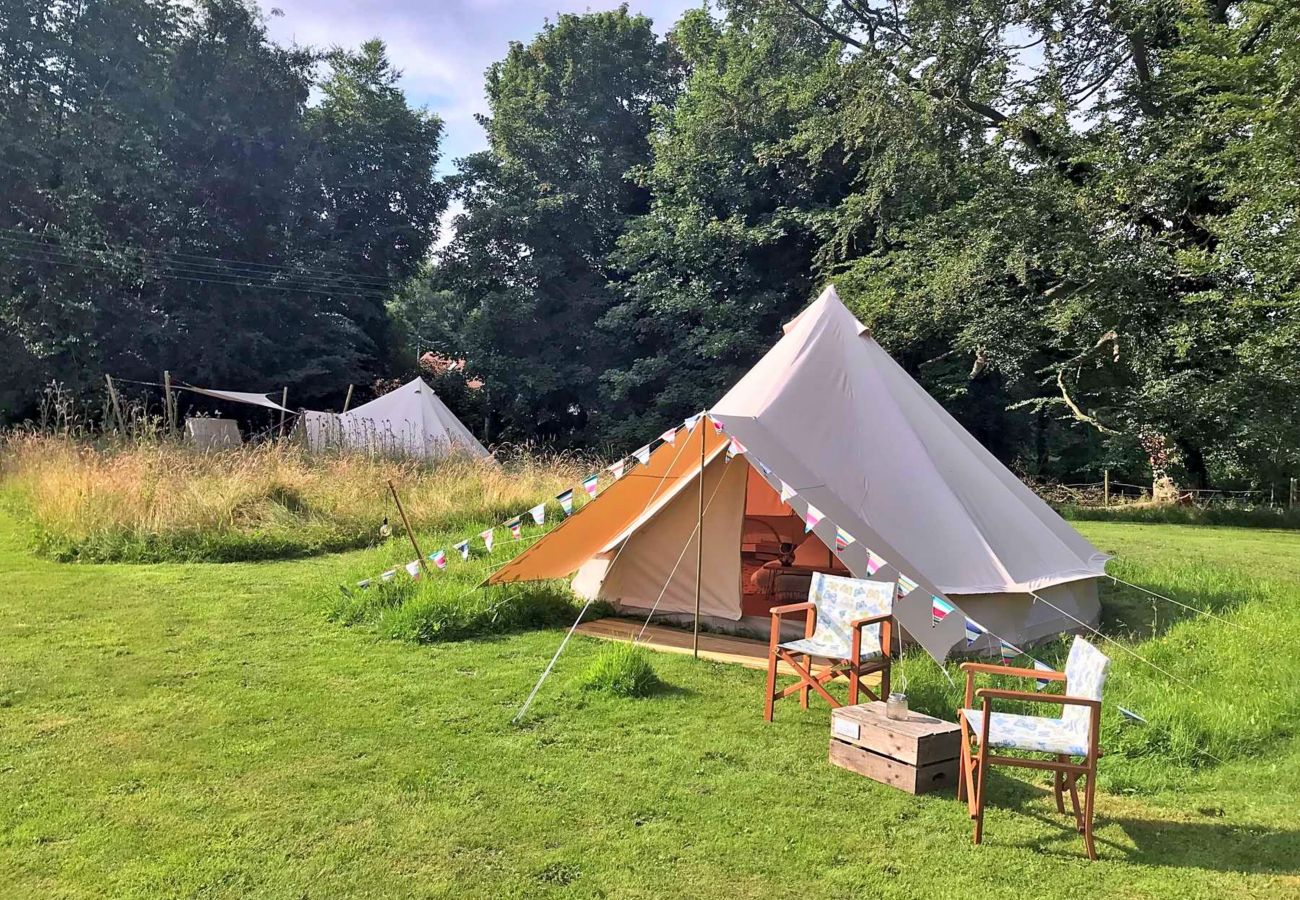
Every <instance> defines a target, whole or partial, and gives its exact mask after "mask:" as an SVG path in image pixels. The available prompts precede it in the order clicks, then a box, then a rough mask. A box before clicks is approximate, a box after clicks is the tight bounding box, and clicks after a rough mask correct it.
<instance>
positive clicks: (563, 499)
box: [555, 488, 573, 516]
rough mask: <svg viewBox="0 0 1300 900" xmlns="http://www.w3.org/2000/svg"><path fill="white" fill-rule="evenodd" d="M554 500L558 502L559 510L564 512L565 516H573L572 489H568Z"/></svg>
mask: <svg viewBox="0 0 1300 900" xmlns="http://www.w3.org/2000/svg"><path fill="white" fill-rule="evenodd" d="M555 499H556V500H558V501H560V509H562V510H564V514H565V515H566V516H570V515H573V488H569V489H568V490H567V491H565V492H564V493H563V494H560V495H559V496H558V497H556V498H555Z"/></svg>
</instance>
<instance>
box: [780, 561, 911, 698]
mask: <svg viewBox="0 0 1300 900" xmlns="http://www.w3.org/2000/svg"><path fill="white" fill-rule="evenodd" d="M894 590H895V586H894V582H892V581H891V582H882V581H863V580H861V579H857V578H842V577H840V576H837V575H827V574H826V573H824V572H818V573H816V574H814V575H813V579H812V584H811V585H809V588H808V600H807V601H806V602H804V603H790V604H787V605H785V606H775V607H773V608H772V634H771V637H770V639H769V641H768V660H767V702H766V706H765V708H764V711H763V718H764V719H766V720H767V721H769V722H770V721H772V710H773V706H774V705H775V703H776V701H777V700H778V699H779V698H781V697H789V696H790V695H791V694H795V693H797V694H799V705H800V706H802V707H803V708H804V709H807V708H808V696H809V692H810V691H816V692H817V693H818V694H820V695H821V696H822V697H823V698H824V699H825V700H826V702H827V703H829V704H830V705H831V708H832V709H834V708H837V707H839V706H840V702H839V701H838V700H836V699H835V698H834V697H833V696H831V693H830V691H828V690H826V685H827V684H829V683H830V682H831V681H832V680H834V679H836V678H840V677H845V678H848V680H849V705H850V706H852V705H854V704H856V703H857V702H858V691H859V689H861V690H863V691H866V693H867V696H869V697H870V698H871V699H872V700H879V699H881V698H882V697H887V696H889V665H890V657H889V648H890V635H891V631H892V629H891V618H892V615H893V613H892V610H893V604H894ZM795 613H803V614H804V636H803V637H802V638H800V639H799V640H795V641H784V642H782V641H781V619H782V618H783V617H784V616H788V615H794V614H795ZM814 657H822V658H824V659H828V660H829V661H830V662H829V664H828V665H827V666H826V667H825V668H824V669H822V671H821V672H817V673H814V671H813V658H814ZM778 662H785V663H786V664H787V665H789V666H790V668H792V669H794V671H795V675H796V676H797V677H798V679H799V681H798V683H796V684H793V685H791V686H789V687H787V688H785V689H784V690H781V691H778V690H777V687H776V667H777V663H778ZM875 672H879V673H880V695H879V696H877V695H876V694H874V693H872V691H871V690H870V689H868V688H867V687H865V686H864V685H862V676H863V675H870V674H872V673H875Z"/></svg>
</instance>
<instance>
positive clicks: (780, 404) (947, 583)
mask: <svg viewBox="0 0 1300 900" xmlns="http://www.w3.org/2000/svg"><path fill="white" fill-rule="evenodd" d="M709 415H710V417H712V418H713V419H714V420H715V421H717V422H719V423H721V424H722V425H723V426H724V428H725V430H726V432H727V434H729V435H733V436H735V437H736V438H737V439H738V440H739V441H740V442H741V443H742V444H743V445H744V447H745V449H746V453H744V454H742V455H739V456H736V457H735V458H734V459H732V460H728V459H727V458H726V455H725V452H724V451H725V449H726V444H727V438H726V437H724V436H720V435H717V434H714V432H713V429H712V428H711V427H708V426H707V425H698V426H696V427H695V429H694V430H693V431H692V432H691V434H690V436H689V437H685V438H679V439H678V440H677V441H676V442H674V443H673V444H667V443H665V444H663V445H662V446H660V447H659V448H658V449H657V450H656V451H655V453H654V454H652V456H651V459H650V462H649V464H647V465H644V466H637V467H635V468H633V469H632V470H631V472H630V473H629V474H628V475H626V476H624V477H623V479H622V480H620V481H617V482H615V483H614V484H612V485H610V486H609V487H608V488H607V489H606V491H605V492H604V493H602V494H601V495H600V496H599V497H598V498H597V499H596V501H595V502H593V503H591V504H589V505H587V506H586V507H584V508H583V509H582V510H580V511H579V512H578V513H576V514H575V515H574V516H572V517H571V518H570V519H568V520H566V521H565V522H564V523H562V524H561V525H560V526H559V527H557V528H556V529H555V531H553V532H552V533H551V534H550V535H548V536H547V537H545V538H543V539H542V540H541V541H538V542H537V543H536V544H534V545H533V546H532V547H530V548H529V549H528V550H526V551H524V553H522V554H520V555H519V556H518V557H516V558H515V559H514V560H513V561H511V562H510V563H508V564H507V565H506V566H504V567H503V568H502V569H500V570H499V571H498V572H497V573H495V574H494V575H493V576H492V578H491V581H492V582H493V583H500V582H507V581H519V580H533V579H539V578H557V577H566V576H569V575H573V574H574V573H576V577H575V578H574V587H575V589H576V590H577V591H578V592H579V593H581V594H583V595H585V596H589V597H598V598H600V599H603V600H607V601H609V602H611V603H614V604H615V605H616V606H617V607H618V608H619V609H620V610H623V611H626V612H628V613H629V614H638V613H641V614H644V613H645V612H647V611H649V610H650V609H652V608H653V609H656V610H657V612H658V613H663V614H667V615H668V616H672V615H674V614H677V615H682V616H690V615H692V614H693V612H694V606H695V588H696V578H695V556H696V544H695V534H696V531H697V529H696V525H697V521H698V520H699V515H698V506H699V503H700V494H699V489H700V472H701V470H702V471H703V489H704V498H705V500H706V504H707V506H706V511H705V514H704V517H703V523H702V524H703V532H704V546H703V565H702V568H701V571H702V579H701V585H700V611H701V613H702V615H704V616H706V617H709V618H711V619H712V620H713V624H726V623H731V624H732V625H742V626H743V625H746V624H748V625H751V626H754V627H756V628H760V629H761V628H765V627H766V615H765V609H764V608H763V607H762V605H761V604H760V605H759V607H758V608H755V607H754V606H753V604H752V603H751V601H752V600H753V599H754V598H753V596H752V595H751V594H748V593H747V591H748V590H749V585H750V584H751V580H752V573H750V572H748V571H747V570H746V566H747V565H750V563H752V562H755V561H756V560H757V559H758V558H761V555H756V554H761V548H762V547H763V546H764V544H765V541H766V542H767V543H768V544H771V543H776V542H777V541H778V540H779V541H780V542H783V543H790V544H794V545H796V547H797V549H796V550H795V554H794V556H795V558H794V564H795V567H797V568H799V569H801V570H802V569H807V570H821V571H839V572H841V573H843V572H844V571H845V570H847V571H848V572H851V573H852V574H854V575H856V576H858V577H870V576H869V573H868V571H867V550H868V548H869V549H870V550H873V551H875V553H876V554H877V555H878V556H881V557H883V558H884V559H885V560H887V561H888V563H889V565H887V566H886V567H885V568H882V569H880V570H879V572H878V573H876V575H875V576H874V577H877V578H880V579H884V580H894V579H896V578H897V577H898V575H899V573H900V572H902V573H904V574H906V575H908V576H909V577H911V578H913V579H915V580H917V581H918V582H919V583H920V587H921V590H919V591H917V592H915V593H913V594H912V595H911V596H910V597H909V598H908V599H906V600H904V601H901V602H900V603H899V604H898V605H897V606H896V609H895V612H896V615H897V617H898V619H899V621H900V624H902V625H903V627H904V629H906V631H907V632H908V633H909V635H910V636H911V637H912V638H913V639H914V640H916V641H918V642H919V643H921V644H923V645H924V646H926V649H927V650H929V651H930V652H931V653H933V654H935V655H936V656H940V657H941V656H943V655H945V654H946V653H947V651H948V649H949V648H951V647H953V646H956V645H958V644H959V642H961V644H962V646H964V626H963V623H962V621H961V619H962V617H961V616H949V617H948V619H946V620H944V621H943V622H940V623H938V624H937V625H936V624H934V623H933V622H932V620H931V617H930V595H931V594H932V593H937V594H941V595H943V596H946V597H947V598H948V599H950V600H951V601H952V602H954V603H956V604H957V605H958V606H959V607H960V608H961V609H962V610H963V611H964V612H965V613H967V614H968V615H969V616H970V617H972V618H973V619H975V620H977V621H979V622H981V623H983V624H984V625H985V626H986V627H987V628H989V629H990V630H991V631H992V632H993V633H995V634H998V635H1000V636H1002V637H1004V638H1006V639H1008V640H1011V641H1013V642H1016V643H1031V642H1033V641H1035V640H1039V639H1042V638H1045V637H1048V636H1051V635H1055V634H1058V633H1061V632H1063V631H1068V630H1071V629H1072V628H1077V627H1078V623H1077V622H1075V621H1074V619H1073V618H1071V617H1074V618H1077V619H1079V620H1082V621H1085V622H1088V623H1090V624H1095V623H1096V621H1097V617H1098V614H1099V604H1098V601H1097V587H1096V579H1097V578H1098V577H1099V576H1101V575H1103V574H1104V572H1105V562H1106V559H1107V557H1106V556H1105V555H1104V554H1101V553H1099V552H1098V551H1097V550H1096V549H1095V548H1094V547H1093V546H1092V545H1091V544H1089V543H1088V542H1087V541H1086V540H1084V539H1083V537H1081V536H1080V535H1079V534H1078V533H1077V532H1075V531H1074V529H1072V528H1071V527H1070V526H1069V525H1068V524H1067V523H1066V522H1065V521H1064V520H1063V519H1061V518H1060V516H1058V515H1057V514H1056V513H1055V512H1053V511H1052V510H1051V508H1050V507H1048V506H1047V504H1046V503H1044V502H1043V501H1042V500H1041V499H1039V498H1038V497H1037V496H1036V495H1035V494H1034V493H1033V492H1032V491H1030V490H1029V489H1028V488H1027V487H1026V486H1025V485H1024V484H1022V483H1021V482H1020V480H1019V479H1017V478H1016V477H1015V476H1014V475H1013V474H1012V473H1011V472H1010V471H1008V470H1007V469H1006V467H1004V466H1003V465H1002V464H1001V463H999V462H998V461H997V460H996V459H995V458H994V457H993V456H992V454H990V453H989V452H988V451H987V450H985V449H984V448H983V447H982V446H981V445H980V444H979V443H978V442H977V441H976V440H975V439H974V438H973V437H971V435H970V434H969V433H967V432H966V431H965V430H964V429H963V428H962V427H961V426H960V425H959V424H958V423H957V422H956V421H955V420H954V419H953V418H952V417H951V416H950V415H948V413H947V412H945V411H944V409H943V408H942V407H941V406H940V405H939V403H938V402H936V401H935V400H934V399H933V398H932V397H930V396H929V395H928V394H927V393H926V392H925V391H924V390H923V389H922V388H921V387H920V385H918V384H917V383H916V382H915V381H913V380H912V379H911V378H910V377H909V376H908V375H907V373H906V372H904V371H903V369H902V368H901V367H899V366H898V365H897V364H896V363H895V362H894V361H893V360H892V359H890V357H889V355H888V354H886V353H885V351H884V350H883V349H881V347H880V346H879V345H878V344H877V343H876V342H875V341H874V340H873V339H872V337H871V336H870V335H869V334H868V333H866V329H865V327H864V326H862V325H861V324H860V323H859V322H858V321H857V320H856V319H855V318H854V317H853V315H852V314H851V313H850V312H849V311H848V309H847V308H845V307H844V305H843V304H842V303H841V302H840V300H839V298H838V297H837V296H836V294H835V290H834V288H828V289H827V290H826V291H825V292H824V293H823V294H822V295H821V297H819V298H818V299H817V300H816V301H815V302H814V303H813V304H811V305H810V306H809V307H808V308H807V309H806V310H805V311H804V312H803V313H802V314H801V315H800V316H799V317H798V318H796V319H795V320H794V321H793V322H791V323H790V324H789V325H787V326H786V333H785V336H784V337H783V338H782V339H781V340H780V341H779V342H778V343H777V344H776V345H775V346H774V347H773V348H772V349H771V350H770V351H769V352H768V353H767V355H766V356H764V357H763V359H762V360H760V361H759V362H758V364H757V365H755V366H754V368H753V369H752V370H750V372H749V373H748V374H747V375H745V377H744V378H742V379H741V380H740V382H738V383H737V384H736V385H735V387H733V388H732V389H731V390H730V391H729V392H728V393H727V394H726V396H724V397H723V398H722V399H721V400H720V401H719V402H718V403H717V404H716V405H715V406H714V407H713V408H712V409H711V410H710V411H709ZM759 462H761V464H762V466H761V467H759V466H758V463H759ZM783 483H784V484H785V485H787V486H789V487H790V488H793V489H794V491H795V494H794V496H793V497H791V498H789V500H788V502H786V501H782V500H781V497H780V492H781V487H782V484H783ZM809 504H811V505H812V506H813V507H815V508H816V509H817V510H819V511H820V512H821V513H823V514H824V516H825V519H824V520H823V521H822V522H821V524H819V525H818V526H817V527H815V528H814V529H813V531H812V533H811V535H805V534H804V527H803V516H804V515H805V513H806V512H807V510H808V505H809ZM836 526H839V527H841V528H843V529H845V530H846V531H847V532H848V533H849V534H851V535H852V536H853V537H854V538H855V541H854V543H852V544H850V545H849V546H848V547H847V548H845V549H844V550H843V552H842V553H838V554H837V553H834V552H832V551H831V550H830V549H829V548H831V547H833V546H834V543H835V527H836ZM767 533H770V535H771V537H770V538H765V537H764V535H765V534H767ZM769 565H770V563H769ZM1030 592H1034V593H1037V594H1038V595H1039V596H1040V597H1042V598H1044V599H1045V600H1048V601H1050V603H1051V604H1054V605H1056V606H1058V607H1060V609H1061V610H1064V611H1065V612H1064V613H1062V612H1059V611H1057V610H1054V609H1052V608H1051V606H1049V605H1048V604H1046V603H1039V602H1035V600H1034V598H1033V596H1031V593H1030ZM769 600H770V598H769ZM770 606H771V603H770V602H769V603H768V604H767V608H770Z"/></svg>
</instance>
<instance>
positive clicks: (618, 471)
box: [605, 459, 627, 481]
mask: <svg viewBox="0 0 1300 900" xmlns="http://www.w3.org/2000/svg"><path fill="white" fill-rule="evenodd" d="M605 468H607V469H609V471H611V472H613V473H614V480H615V481H618V480H619V479H620V478H622V477H623V472H624V471H626V469H627V460H626V459H620V460H619V461H618V462H616V463H614V464H613V465H612V466H606V467H605Z"/></svg>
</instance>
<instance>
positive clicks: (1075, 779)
mask: <svg viewBox="0 0 1300 900" xmlns="http://www.w3.org/2000/svg"><path fill="white" fill-rule="evenodd" d="M1065 783H1066V785H1067V786H1068V787H1069V788H1070V807H1071V808H1072V809H1073V810H1074V827H1075V828H1076V829H1077V830H1078V831H1079V833H1080V834H1082V833H1083V808H1082V807H1081V806H1080V805H1079V776H1078V774H1077V773H1075V772H1071V773H1069V774H1068V775H1066V776H1065Z"/></svg>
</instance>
